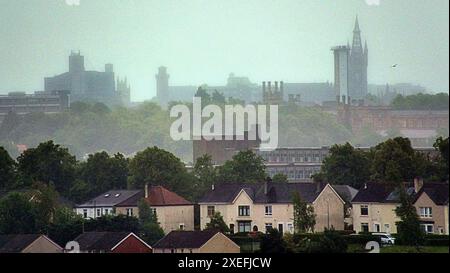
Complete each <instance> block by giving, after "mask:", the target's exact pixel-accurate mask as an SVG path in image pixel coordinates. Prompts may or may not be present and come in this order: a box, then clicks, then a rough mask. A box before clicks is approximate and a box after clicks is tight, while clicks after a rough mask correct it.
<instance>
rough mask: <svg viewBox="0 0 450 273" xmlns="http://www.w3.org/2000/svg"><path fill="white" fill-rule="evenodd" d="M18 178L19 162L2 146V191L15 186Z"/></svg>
mask: <svg viewBox="0 0 450 273" xmlns="http://www.w3.org/2000/svg"><path fill="white" fill-rule="evenodd" d="M16 178H17V164H16V162H15V161H14V159H12V158H11V157H10V156H9V154H8V152H7V151H6V150H5V149H4V148H3V147H0V191H1V190H8V189H11V188H13V187H14V185H15V184H16Z"/></svg>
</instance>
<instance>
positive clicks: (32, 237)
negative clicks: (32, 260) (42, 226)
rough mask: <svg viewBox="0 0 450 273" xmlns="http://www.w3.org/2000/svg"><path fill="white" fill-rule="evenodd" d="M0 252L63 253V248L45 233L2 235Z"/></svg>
mask: <svg viewBox="0 0 450 273" xmlns="http://www.w3.org/2000/svg"><path fill="white" fill-rule="evenodd" d="M0 253H63V248H62V247H60V246H59V245H58V244H57V243H55V242H53V241H52V240H50V239H49V238H48V237H47V236H45V235H40V234H21V235H0Z"/></svg>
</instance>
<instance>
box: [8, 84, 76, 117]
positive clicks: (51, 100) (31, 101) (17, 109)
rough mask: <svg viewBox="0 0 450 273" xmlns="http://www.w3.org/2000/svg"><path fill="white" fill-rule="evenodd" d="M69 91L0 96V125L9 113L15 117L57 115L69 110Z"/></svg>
mask: <svg viewBox="0 0 450 273" xmlns="http://www.w3.org/2000/svg"><path fill="white" fill-rule="evenodd" d="M69 104H70V97H69V91H56V90H55V91H49V92H44V91H37V92H35V93H34V94H26V93H25V92H10V93H9V94H8V95H0V123H1V122H2V120H3V118H4V117H5V116H7V115H8V114H9V113H10V112H14V113H15V114H17V115H25V114H29V113H35V112H42V113H59V112H63V111H64V110H66V109H67V108H69Z"/></svg>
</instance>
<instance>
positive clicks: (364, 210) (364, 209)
mask: <svg viewBox="0 0 450 273" xmlns="http://www.w3.org/2000/svg"><path fill="white" fill-rule="evenodd" d="M361 216H369V206H367V205H361Z"/></svg>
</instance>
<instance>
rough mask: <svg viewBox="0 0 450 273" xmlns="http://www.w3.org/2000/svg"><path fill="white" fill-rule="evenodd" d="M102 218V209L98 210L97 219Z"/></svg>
mask: <svg viewBox="0 0 450 273" xmlns="http://www.w3.org/2000/svg"><path fill="white" fill-rule="evenodd" d="M100 216H102V210H101V209H97V217H100Z"/></svg>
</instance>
